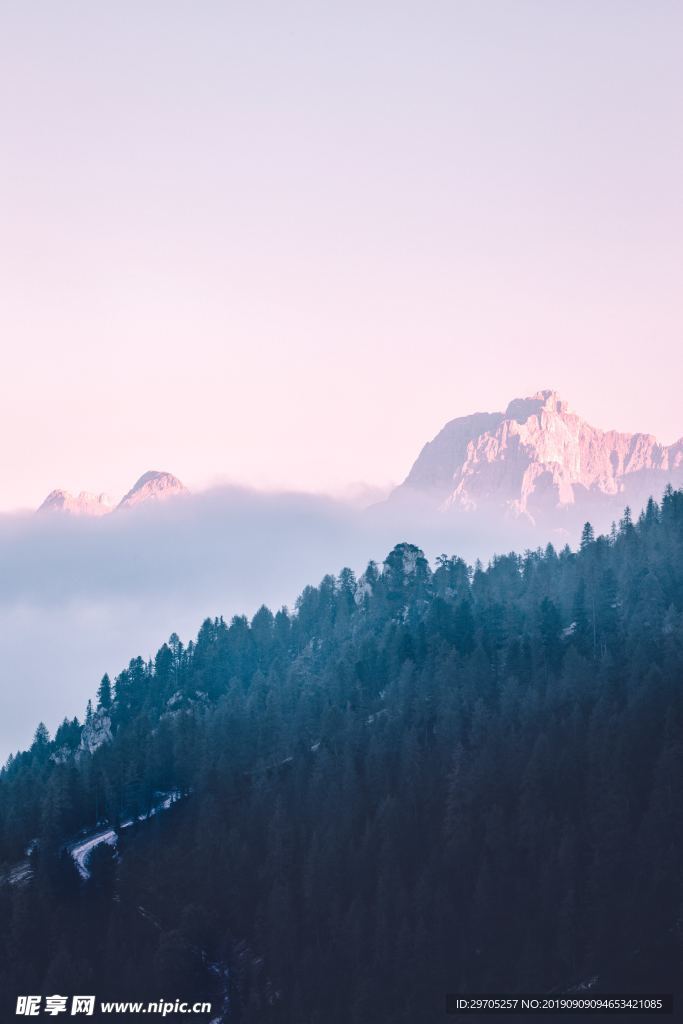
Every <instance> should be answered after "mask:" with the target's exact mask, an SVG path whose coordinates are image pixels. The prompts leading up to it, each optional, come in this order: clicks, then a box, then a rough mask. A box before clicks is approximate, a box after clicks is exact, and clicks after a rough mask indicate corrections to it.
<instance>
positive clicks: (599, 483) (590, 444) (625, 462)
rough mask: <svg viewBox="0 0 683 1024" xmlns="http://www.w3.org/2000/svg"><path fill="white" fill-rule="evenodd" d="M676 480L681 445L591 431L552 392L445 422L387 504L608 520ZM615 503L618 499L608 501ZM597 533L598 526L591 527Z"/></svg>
mask: <svg viewBox="0 0 683 1024" xmlns="http://www.w3.org/2000/svg"><path fill="white" fill-rule="evenodd" d="M682 480H683V439H682V440H680V441H677V442H676V443H675V444H673V445H670V446H668V447H666V446H664V445H661V444H659V442H658V441H657V439H656V438H655V437H653V436H652V435H651V434H641V433H637V434H625V433H619V432H617V431H614V430H609V431H604V430H600V429H598V428H597V427H593V426H591V425H590V424H589V423H587V422H586V421H585V420H583V419H582V418H581V417H580V416H577V415H576V414H575V413H573V412H571V411H570V409H569V406H568V404H567V402H565V401H563V400H562V399H561V398H560V396H559V395H558V394H557V392H555V391H539V392H537V393H536V394H535V395H533V396H531V397H530V398H523V399H515V400H513V401H512V402H510V404H509V405H508V407H507V409H506V410H505V412H504V413H477V414H476V415H474V416H466V417H462V418H459V419H456V420H452V421H451V422H450V423H448V424H446V426H445V427H444V428H443V430H441V431H440V433H439V434H437V436H436V437H435V438H434V439H433V441H431V442H429V443H428V444H427V445H425V447H424V448H423V449H422V452H421V453H420V455H419V457H418V459H417V461H416V462H415V464H414V466H413V467H412V469H411V471H410V473H409V474H408V477H407V478H406V480H405V482H404V483H403V484H401V486H400V487H398V488H397V489H396V490H395V491H394V492H393V494H392V496H391V499H390V500H394V501H395V500H405V499H407V498H410V497H413V498H421V499H423V500H427V501H428V502H429V503H430V505H431V506H432V507H433V508H434V509H438V510H440V511H449V510H450V511H453V510H456V509H461V510H468V511H475V510H476V511H486V510H491V511H496V512H503V513H506V514H508V515H512V516H524V517H527V518H529V519H530V520H531V521H533V522H537V521H544V522H546V521H548V520H551V519H553V518H557V516H558V513H560V514H561V513H570V514H571V513H575V514H577V515H579V514H580V515H581V516H585V517H587V518H590V516H596V517H597V519H598V521H600V518H601V512H604V513H606V514H610V513H611V512H613V511H614V509H615V508H618V507H621V506H623V505H624V504H625V503H628V502H630V503H631V504H634V505H640V504H642V502H643V501H644V500H646V498H647V496H648V495H649V494H651V493H655V494H656V493H659V492H661V491H662V489H663V488H664V486H665V485H666V484H667V483H669V482H671V483H673V484H677V483H680V482H681V481H682ZM614 499H618V500H617V501H616V503H615V501H614ZM600 525H602V524H600Z"/></svg>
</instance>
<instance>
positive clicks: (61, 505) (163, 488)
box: [38, 469, 189, 516]
mask: <svg viewBox="0 0 683 1024" xmlns="http://www.w3.org/2000/svg"><path fill="white" fill-rule="evenodd" d="M188 493H189V492H188V490H187V487H185V485H184V484H182V483H181V482H180V480H179V479H178V477H177V476H173V474H172V473H162V472H159V471H158V470H155V469H151V470H149V471H148V472H147V473H144V474H143V475H142V476H141V477H140V479H139V480H138V481H136V483H135V484H134V485H133V486H132V487H131V489H130V490H129V491H128V493H127V494H126V495H124V497H123V498H122V499H121V501H120V502H119V503H118V505H117V504H116V503H115V502H114V501H113V500H112V499H111V498H110V497H109V495H107V494H90V493H89V492H88V491H81V493H80V494H78V495H75V494H70V493H69V491H63V490H60V489H57V490H54V491H50V493H49V494H48V496H47V498H46V499H45V501H44V502H43V504H42V505H41V506H40V508H39V509H38V511H39V512H41V513H44V512H61V513H65V514H67V515H72V516H104V515H108V514H109V513H110V512H113V511H114V510H115V509H117V508H119V509H121V508H135V507H136V506H138V505H144V504H146V503H148V502H159V501H165V500H166V499H168V498H175V497H178V496H179V495H182V494H188Z"/></svg>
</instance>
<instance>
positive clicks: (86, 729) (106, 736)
mask: <svg viewBox="0 0 683 1024" xmlns="http://www.w3.org/2000/svg"><path fill="white" fill-rule="evenodd" d="M111 739H112V734H111V717H110V716H109V715H108V714H107V712H106V711H105V710H104V709H103V708H101V709H100V710H99V711H94V712H93V715H92V718H91V719H90V720H89V721H87V722H86V723H85V725H84V726H83V731H82V733H81V742H80V745H79V748H78V753H79V754H85V753H88V754H94V753H95V751H96V750H97V749H98V747H101V746H102V745H103V744H104V743H111Z"/></svg>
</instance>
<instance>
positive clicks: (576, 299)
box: [0, 0, 683, 509]
mask: <svg viewBox="0 0 683 1024" xmlns="http://www.w3.org/2000/svg"><path fill="white" fill-rule="evenodd" d="M682 30H683V7H682V6H681V5H680V4H679V3H677V2H661V0H660V2H658V3H656V4H648V3H644V2H640V3H632V2H629V0H611V2H610V0H602V2H601V3H598V4H596V3H595V2H594V0H591V2H582V0H571V2H564V3H563V2H560V0H557V2H554V3H552V4H547V3H544V2H541V0H537V2H524V0H518V2H516V3H515V4H510V3H507V2H493V0H488V2H487V0H485V2H481V0H476V2H474V0H473V2H466V0H459V2H457V3H453V2H452V0H444V2H430V0H426V2H425V0H422V2H420V3H418V2H411V3H400V2H399V3H396V2H395V0H394V2H392V3H389V2H388V0H387V2H371V3H365V2H364V3H345V4H338V5H320V4H315V3H300V2H299V3H296V2H295V3H292V4H287V5H283V4H281V3H276V2H271V3H265V2H255V3H253V4H246V5H228V4H224V3H218V2H216V3H212V2H204V3H202V4H200V5H188V4H186V3H176V2H172V0H164V2H163V3H161V2H149V3H145V4H144V5H140V4H137V3H132V2H122V3H119V4H114V5H109V4H107V5H105V4H99V5H94V4H92V3H89V2H88V3H86V2H66V3H64V4H59V5H38V4H35V3H33V2H27V0H22V2H17V3H12V2H10V3H6V4H4V5H3V10H2V13H1V14H0V116H1V119H2V125H3V139H2V150H3V153H2V160H1V161H0V233H1V237H2V246H1V247H0V281H1V282H2V285H1V287H0V338H1V339H2V354H3V361H2V374H1V375H0V435H1V436H2V438H3V441H4V449H3V450H4V458H3V469H2V483H3V486H2V490H1V491H0V508H2V509H10V508H16V507H19V506H26V505H28V506H30V505H36V504H38V503H39V502H40V501H41V500H42V498H43V497H44V496H45V494H46V493H47V491H48V490H50V489H51V488H52V487H55V486H63V487H66V488H68V489H72V490H80V489H88V490H107V491H110V492H112V493H113V494H114V495H120V494H121V493H123V492H124V491H125V490H127V489H128V487H129V486H130V485H131V484H132V482H133V480H134V479H135V478H136V477H137V476H138V475H139V474H140V473H142V472H143V471H144V470H146V469H148V468H158V469H168V470H170V471H171V472H174V473H175V474H177V475H178V476H179V477H181V479H183V480H184V481H185V482H186V483H187V484H188V485H190V486H192V487H202V486H205V485H207V484H209V483H211V482H212V481H215V480H217V479H230V480H234V481H241V482H245V483H249V484H254V485H257V486H266V487H276V486H286V487H292V488H304V489H316V490H319V489H323V490H339V489H341V488H343V487H344V486H345V485H346V484H348V483H349V482H352V481H358V480H364V481H367V482H370V483H380V484H383V483H385V482H387V481H392V480H393V481H398V480H400V479H401V478H402V477H403V476H404V475H405V474H406V472H407V470H408V469H409V467H410V464H411V463H412V461H413V459H414V457H415V456H416V454H417V452H418V451H419V448H420V447H421V445H422V444H423V443H424V441H426V440H428V439H429V438H431V437H432V436H433V435H434V434H435V433H436V432H437V430H438V429H439V428H440V427H441V426H442V425H443V423H444V422H445V421H446V420H448V419H451V418H453V417H454V416H457V415H462V414H465V413H468V412H471V411H474V410H476V409H494V408H501V407H504V406H505V405H506V404H507V402H508V401H509V400H510V399H511V398H512V397H515V396H519V395H525V394H530V393H532V392H534V391H536V390H537V389H539V388H543V387H553V388H556V389H558V390H559V391H560V392H561V393H562V394H563V395H565V396H566V397H567V399H568V400H569V401H570V403H571V405H572V407H573V408H574V409H575V410H576V411H578V412H580V413H582V414H583V415H585V416H586V417H587V418H588V419H589V420H591V421H592V422H594V423H595V424H596V425H598V426H602V427H616V428H620V429H624V430H636V429H641V430H646V431H650V432H652V433H655V434H657V435H658V436H659V437H660V438H661V440H663V441H665V442H670V441H672V440H674V439H675V438H677V437H679V436H680V435H681V434H683V411H682V410H681V400H680V388H681V370H682V369H683V356H682V355H681V352H682V351H683V345H682V344H681V341H682V338H681V327H682V320H683V316H682V314H683V309H682V300H681V279H682V272H683V203H682V189H681V182H682V181H683V116H682V111H681V109H680V107H681V96H683V65H682V64H681V61H680V38H681V32H682Z"/></svg>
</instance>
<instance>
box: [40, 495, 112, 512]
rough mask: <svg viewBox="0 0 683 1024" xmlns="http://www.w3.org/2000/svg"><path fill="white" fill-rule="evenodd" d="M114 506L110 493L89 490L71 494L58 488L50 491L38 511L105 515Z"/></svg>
mask: <svg viewBox="0 0 683 1024" xmlns="http://www.w3.org/2000/svg"><path fill="white" fill-rule="evenodd" d="M113 508H114V503H113V501H112V500H111V498H110V497H109V495H108V494H91V493H90V492H89V491H81V492H80V494H71V493H70V492H69V491H63V490H61V488H56V489H55V490H54V491H50V493H49V494H48V496H47V498H46V499H45V501H44V502H43V503H42V505H41V506H40V508H39V509H38V511H39V512H66V513H68V514H69V515H72V516H104V515H106V514H107V513H108V512H111V511H112V509H113Z"/></svg>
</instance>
